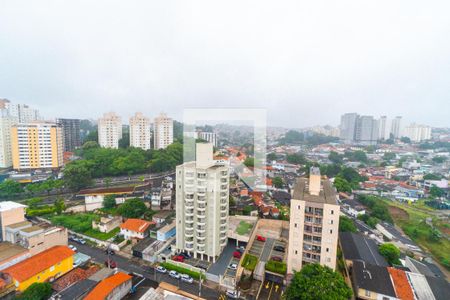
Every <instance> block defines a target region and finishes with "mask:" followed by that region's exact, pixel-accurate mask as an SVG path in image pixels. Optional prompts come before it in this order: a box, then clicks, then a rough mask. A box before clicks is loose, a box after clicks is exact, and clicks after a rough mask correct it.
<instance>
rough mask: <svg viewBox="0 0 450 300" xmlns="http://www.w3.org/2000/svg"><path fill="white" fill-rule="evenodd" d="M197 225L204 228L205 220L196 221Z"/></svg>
mask: <svg viewBox="0 0 450 300" xmlns="http://www.w3.org/2000/svg"><path fill="white" fill-rule="evenodd" d="M197 225H199V226H206V220H205V219H201V220H198V221H197Z"/></svg>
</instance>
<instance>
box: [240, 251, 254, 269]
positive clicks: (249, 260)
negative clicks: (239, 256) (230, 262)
mask: <svg viewBox="0 0 450 300" xmlns="http://www.w3.org/2000/svg"><path fill="white" fill-rule="evenodd" d="M257 263H258V258H257V257H256V256H254V255H251V254H245V256H244V259H243V260H242V264H241V265H242V266H243V267H244V268H245V269H246V270H249V271H253V270H254V269H255V268H256V264H257Z"/></svg>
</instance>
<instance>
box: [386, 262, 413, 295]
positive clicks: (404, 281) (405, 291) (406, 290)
mask: <svg viewBox="0 0 450 300" xmlns="http://www.w3.org/2000/svg"><path fill="white" fill-rule="evenodd" d="M388 271H389V274H391V277H392V280H393V281H394V288H395V294H396V295H397V298H399V299H402V300H414V294H413V291H412V288H411V286H410V285H409V282H408V278H407V277H406V274H405V271H403V270H399V269H394V268H388Z"/></svg>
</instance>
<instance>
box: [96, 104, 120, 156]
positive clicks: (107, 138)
mask: <svg viewBox="0 0 450 300" xmlns="http://www.w3.org/2000/svg"><path fill="white" fill-rule="evenodd" d="M121 138H122V120H121V118H120V117H119V116H118V115H116V114H115V113H113V112H110V113H105V114H103V117H102V118H100V119H99V120H98V143H99V145H100V146H101V147H105V148H115V149H117V148H119V140H120V139H121Z"/></svg>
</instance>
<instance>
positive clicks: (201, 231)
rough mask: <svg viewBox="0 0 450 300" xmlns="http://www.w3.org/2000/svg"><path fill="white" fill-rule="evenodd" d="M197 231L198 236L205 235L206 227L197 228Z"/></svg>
mask: <svg viewBox="0 0 450 300" xmlns="http://www.w3.org/2000/svg"><path fill="white" fill-rule="evenodd" d="M196 230H197V234H201V233H205V231H206V227H205V226H200V227H197V229H196Z"/></svg>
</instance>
